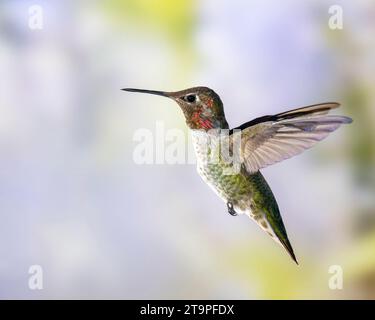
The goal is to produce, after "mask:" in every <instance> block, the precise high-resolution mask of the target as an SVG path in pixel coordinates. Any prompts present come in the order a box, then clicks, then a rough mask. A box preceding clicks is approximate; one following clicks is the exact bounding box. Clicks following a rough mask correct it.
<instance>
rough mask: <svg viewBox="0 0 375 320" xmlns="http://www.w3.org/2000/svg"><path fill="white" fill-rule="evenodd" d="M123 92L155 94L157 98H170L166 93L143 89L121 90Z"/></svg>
mask: <svg viewBox="0 0 375 320" xmlns="http://www.w3.org/2000/svg"><path fill="white" fill-rule="evenodd" d="M121 90H123V91H129V92H140V93H148V94H155V95H157V96H162V97H167V98H170V97H171V96H170V95H169V94H168V92H164V91H155V90H145V89H134V88H124V89H121Z"/></svg>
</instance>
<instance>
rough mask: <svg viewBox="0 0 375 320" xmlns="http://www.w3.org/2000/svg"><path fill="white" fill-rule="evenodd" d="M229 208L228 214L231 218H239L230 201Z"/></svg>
mask: <svg viewBox="0 0 375 320" xmlns="http://www.w3.org/2000/svg"><path fill="white" fill-rule="evenodd" d="M227 208H228V212H229V214H230V215H231V216H233V217H235V216H237V212H236V211H235V210H234V208H233V203H232V202H229V201H228V202H227Z"/></svg>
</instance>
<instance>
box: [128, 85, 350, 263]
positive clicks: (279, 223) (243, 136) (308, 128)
mask: <svg viewBox="0 0 375 320" xmlns="http://www.w3.org/2000/svg"><path fill="white" fill-rule="evenodd" d="M121 90H124V91H129V92H139V93H146V94H153V95H158V96H162V97H166V98H170V99H172V100H174V101H175V102H177V104H178V105H179V107H180V108H181V110H182V112H183V114H184V116H185V120H186V124H187V126H188V127H189V129H190V132H191V134H192V141H193V145H194V149H195V153H196V158H197V171H198V174H199V175H200V176H201V177H202V178H203V180H204V181H205V182H206V183H207V184H208V185H209V186H210V187H211V188H212V189H213V190H214V191H215V192H216V194H217V195H218V196H219V197H220V198H221V199H222V200H224V202H225V203H226V206H227V210H228V212H229V214H231V215H233V216H234V215H237V214H245V215H247V216H248V217H250V218H251V219H252V220H254V221H255V222H256V223H257V224H258V225H259V226H260V227H261V229H263V230H264V231H265V232H266V233H267V234H268V235H269V236H271V237H272V239H273V240H275V241H276V242H277V243H278V244H280V245H281V246H282V247H284V248H285V250H286V251H287V253H288V254H289V255H290V257H291V258H292V259H293V260H294V262H295V263H296V264H297V265H298V261H297V258H296V256H295V254H294V251H293V248H292V245H291V244H290V241H289V239H288V235H287V232H286V229H285V226H284V223H283V220H282V217H281V214H280V210H279V207H278V204H277V201H276V199H275V196H274V195H273V193H272V190H271V188H270V186H269V185H268V183H267V181H266V180H265V178H264V177H263V175H262V173H261V172H260V169H262V168H264V167H267V166H270V165H272V164H274V163H277V162H279V161H282V160H285V159H288V158H290V157H293V156H295V155H298V154H300V153H302V152H303V151H304V150H306V149H309V148H311V147H312V146H314V145H315V144H316V143H317V142H318V141H320V140H322V139H324V138H325V137H327V136H328V135H329V134H330V133H331V132H332V131H334V130H336V129H337V128H339V127H340V126H341V125H342V124H348V123H351V122H352V119H351V118H349V117H345V116H340V115H328V113H329V112H330V111H331V110H332V109H335V108H337V107H339V106H340V104H339V103H337V102H326V103H320V104H315V105H309V106H305V107H301V108H297V109H292V110H289V111H286V112H281V113H278V114H275V115H266V116H262V117H259V118H256V119H253V120H251V121H248V122H246V123H244V124H242V125H240V126H238V127H235V128H232V129H230V128H229V125H228V122H227V119H226V117H225V113H224V107H223V103H222V101H221V99H220V97H219V95H218V94H217V93H216V92H215V91H213V90H212V89H210V88H207V87H193V88H189V89H186V90H181V91H175V92H166V91H156V90H146V89H134V88H124V89H121ZM222 132H226V134H222ZM235 137H237V138H240V139H237V140H236V138H235ZM208 140H209V141H211V143H209V145H208V144H207V143H204V142H203V141H208ZM212 141H215V142H216V143H212ZM236 141H237V142H236ZM238 141H239V142H238ZM218 146H226V147H228V149H229V155H232V156H233V155H234V154H237V155H238V157H237V159H238V163H239V165H238V169H237V170H232V172H231V173H230V174H228V169H229V168H231V166H232V165H233V164H231V163H229V162H228V155H226V156H225V155H221V154H220V153H219V156H217V157H216V160H215V161H210V159H211V158H210V155H212V154H213V153H217V149H220V147H218Z"/></svg>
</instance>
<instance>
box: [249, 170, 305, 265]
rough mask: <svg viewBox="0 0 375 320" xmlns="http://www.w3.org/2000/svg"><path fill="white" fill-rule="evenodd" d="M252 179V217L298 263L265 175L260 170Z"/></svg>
mask: <svg viewBox="0 0 375 320" xmlns="http://www.w3.org/2000/svg"><path fill="white" fill-rule="evenodd" d="M249 179H250V180H252V181H251V182H252V185H253V194H252V204H251V214H250V217H251V218H253V219H254V220H255V221H256V222H257V224H258V225H259V226H260V227H261V228H262V229H263V230H264V231H265V232H267V233H268V234H269V235H270V236H271V237H272V238H273V239H274V240H275V241H276V242H277V243H279V244H281V245H282V246H283V247H284V248H285V250H286V251H287V252H288V254H289V255H290V257H291V258H292V259H293V261H294V262H295V263H296V264H297V265H298V261H297V258H296V256H295V254H294V251H293V248H292V245H291V244H290V242H289V239H288V235H287V232H286V229H285V226H284V223H283V219H282V218H281V215H280V211H279V206H278V205H277V202H276V199H275V197H274V195H273V193H272V190H271V188H270V187H269V185H268V183H267V181H266V180H265V179H264V177H263V175H262V174H261V173H260V172H259V171H258V172H257V173H255V174H252V175H251V176H250V177H249Z"/></svg>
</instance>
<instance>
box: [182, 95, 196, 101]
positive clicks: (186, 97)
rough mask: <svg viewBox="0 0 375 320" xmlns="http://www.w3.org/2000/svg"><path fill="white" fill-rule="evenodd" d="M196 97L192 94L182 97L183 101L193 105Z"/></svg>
mask: <svg viewBox="0 0 375 320" xmlns="http://www.w3.org/2000/svg"><path fill="white" fill-rule="evenodd" d="M196 99H197V98H196V96H195V95H194V94H188V95H187V96H185V97H184V100H185V101H187V102H189V103H193V102H195V101H196Z"/></svg>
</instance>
